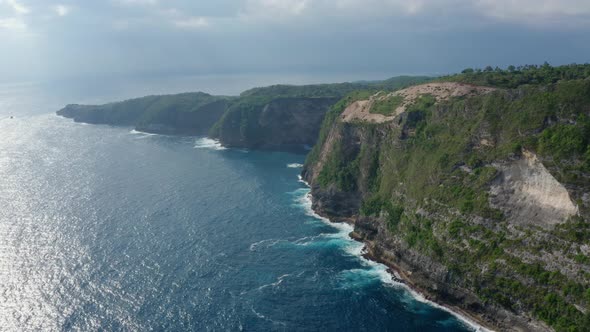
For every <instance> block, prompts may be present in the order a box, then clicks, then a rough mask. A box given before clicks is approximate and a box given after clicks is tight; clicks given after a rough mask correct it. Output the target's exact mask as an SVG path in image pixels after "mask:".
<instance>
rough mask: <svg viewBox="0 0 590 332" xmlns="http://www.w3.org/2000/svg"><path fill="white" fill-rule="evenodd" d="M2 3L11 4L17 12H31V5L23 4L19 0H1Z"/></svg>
mask: <svg viewBox="0 0 590 332" xmlns="http://www.w3.org/2000/svg"><path fill="white" fill-rule="evenodd" d="M0 4H5V5H7V6H9V7H10V8H12V10H13V11H14V12H15V13H16V14H28V13H30V12H31V10H30V9H29V7H27V6H25V5H23V4H21V3H20V2H18V1H17V0H0Z"/></svg>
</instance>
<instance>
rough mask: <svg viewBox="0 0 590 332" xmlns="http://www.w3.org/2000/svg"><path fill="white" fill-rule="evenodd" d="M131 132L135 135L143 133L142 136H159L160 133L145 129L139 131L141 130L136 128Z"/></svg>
mask: <svg viewBox="0 0 590 332" xmlns="http://www.w3.org/2000/svg"><path fill="white" fill-rule="evenodd" d="M129 133H130V134H133V135H142V136H158V134H154V133H146V132H145V131H139V130H135V129H133V130H131V131H130V132H129Z"/></svg>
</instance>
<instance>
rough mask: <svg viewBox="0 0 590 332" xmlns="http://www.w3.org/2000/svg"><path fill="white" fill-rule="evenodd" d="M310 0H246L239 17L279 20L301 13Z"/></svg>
mask: <svg viewBox="0 0 590 332" xmlns="http://www.w3.org/2000/svg"><path fill="white" fill-rule="evenodd" d="M312 2H313V1H312V0H246V2H245V5H244V8H243V9H242V11H241V12H240V13H239V17H241V18H245V19H271V20H281V19H284V18H288V17H291V16H299V15H302V14H303V13H304V12H305V11H306V9H308V7H309V4H310V3H312Z"/></svg>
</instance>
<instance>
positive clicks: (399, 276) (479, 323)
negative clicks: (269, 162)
mask: <svg viewBox="0 0 590 332" xmlns="http://www.w3.org/2000/svg"><path fill="white" fill-rule="evenodd" d="M300 182H302V183H304V184H305V185H306V186H308V187H309V188H311V186H310V185H309V183H308V182H307V181H305V180H304V179H303V177H300ZM309 196H310V199H311V201H312V210H313V211H314V213H316V214H317V215H318V216H320V217H322V218H324V219H326V220H328V221H329V222H331V223H334V224H338V223H346V224H349V225H351V226H352V227H354V228H355V230H353V231H352V232H351V233H350V234H348V236H349V237H350V238H351V239H353V240H355V241H358V242H361V243H363V244H364V245H365V247H364V250H363V251H364V253H363V254H362V257H363V258H365V259H367V260H370V261H373V262H376V263H380V264H383V265H385V266H387V272H388V273H389V274H390V275H391V277H392V279H393V280H394V281H396V282H399V283H400V284H402V285H404V286H405V287H407V289H408V290H409V291H410V292H411V293H412V294H413V295H414V296H415V297H422V298H423V299H424V300H425V301H426V302H428V303H430V304H433V305H435V306H436V307H440V308H441V309H443V310H445V311H448V312H449V313H451V314H452V315H454V316H456V317H457V318H459V319H460V320H462V321H463V322H465V324H467V325H469V326H471V327H473V328H475V330H476V331H496V330H498V331H500V330H503V329H501V327H499V326H496V325H495V324H493V323H491V322H490V321H489V320H488V319H485V318H484V317H482V316H480V315H478V314H476V313H473V312H469V311H467V310H464V309H463V308H461V307H459V306H456V305H453V304H451V303H446V302H444V301H441V300H440V298H438V297H437V296H436V295H435V294H432V293H430V292H428V291H427V290H426V289H424V288H422V287H419V286H418V285H416V283H415V282H414V280H412V278H411V276H410V274H409V273H408V271H405V270H404V269H403V268H402V267H401V266H399V265H397V264H395V263H394V262H393V261H392V260H389V259H386V258H385V257H384V256H383V255H380V254H378V252H376V251H375V250H374V249H375V246H374V243H373V242H371V241H368V240H367V239H366V238H365V237H364V236H362V235H361V234H359V233H357V232H356V223H355V219H354V218H342V217H337V218H334V216H330V215H328V214H327V213H325V211H324V210H323V209H321V208H318V206H317V205H315V204H313V202H317V201H316V200H314V196H313V195H312V193H311V192H310V193H309ZM544 330H545V329H540V330H539V331H544ZM523 331H526V330H523Z"/></svg>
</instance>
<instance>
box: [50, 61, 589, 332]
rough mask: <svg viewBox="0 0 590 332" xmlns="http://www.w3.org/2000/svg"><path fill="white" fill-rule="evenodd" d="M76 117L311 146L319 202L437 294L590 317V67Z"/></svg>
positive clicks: (514, 320) (107, 109) (467, 74)
mask: <svg viewBox="0 0 590 332" xmlns="http://www.w3.org/2000/svg"><path fill="white" fill-rule="evenodd" d="M57 113H58V114H59V115H62V116H65V117H68V118H73V119H74V120H75V121H81V122H88V123H95V124H109V125H123V126H132V127H134V128H136V129H137V130H141V131H147V132H154V133H164V134H178V135H209V136H210V137H212V138H217V139H219V140H220V141H221V143H222V144H224V145H226V146H229V147H245V148H253V149H273V150H293V149H298V148H301V147H303V146H310V147H312V146H313V148H312V150H311V151H309V153H308V155H307V160H306V162H305V165H304V167H303V172H302V178H303V179H304V180H305V181H306V182H307V183H308V184H309V185H310V186H311V193H312V196H313V208H314V210H315V211H316V212H317V213H319V214H320V215H322V216H325V217H327V218H329V219H330V220H331V221H333V222H346V223H350V224H352V225H354V231H353V233H351V236H352V237H353V238H355V239H357V240H359V241H363V242H364V243H365V244H366V248H367V252H366V256H367V257H369V258H371V259H373V260H376V261H379V262H382V263H384V264H386V265H388V266H389V267H390V268H391V270H392V272H393V273H396V274H397V275H398V276H399V277H400V278H401V279H402V280H404V281H405V282H406V283H407V284H408V285H409V286H410V287H412V288H414V289H416V290H418V291H419V292H421V293H422V294H424V295H425V296H426V297H427V298H429V299H431V300H433V301H435V302H438V303H441V304H443V305H446V306H448V307H450V308H452V309H453V310H455V311H457V312H460V313H462V314H464V315H466V316H468V317H471V318H472V319H474V320H476V321H478V322H479V323H481V324H482V325H483V326H486V327H490V328H493V329H499V330H514V331H551V330H555V331H589V330H590V65H588V64H585V65H575V64H574V65H567V66H560V67H553V66H550V65H549V64H544V65H541V66H537V65H527V66H519V67H515V66H510V67H508V68H506V69H501V68H497V67H496V68H492V67H487V68H484V69H471V68H468V69H466V70H464V71H463V72H462V73H459V74H455V75H449V76H444V77H411V76H404V77H396V78H392V79H390V80H386V81H381V82H358V83H342V84H323V85H309V86H287V85H277V86H271V87H266V88H256V89H252V90H248V91H246V92H244V93H242V94H241V95H240V96H235V97H234V96H211V95H208V94H205V93H185V94H178V95H168V96H149V97H144V98H139V99H133V100H128V101H123V102H118V103H111V104H106V105H100V106H84V105H68V106H66V107H65V108H64V109H62V110H60V111H58V112H57Z"/></svg>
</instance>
